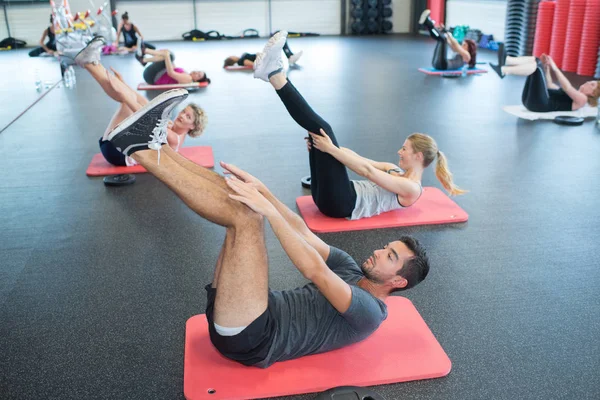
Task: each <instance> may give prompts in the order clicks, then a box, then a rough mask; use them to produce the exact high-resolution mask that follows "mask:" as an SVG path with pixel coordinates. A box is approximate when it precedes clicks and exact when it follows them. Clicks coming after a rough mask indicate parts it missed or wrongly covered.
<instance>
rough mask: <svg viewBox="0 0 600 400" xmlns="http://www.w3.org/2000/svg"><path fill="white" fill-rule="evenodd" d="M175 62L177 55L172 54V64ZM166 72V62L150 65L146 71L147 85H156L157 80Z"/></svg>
mask: <svg viewBox="0 0 600 400" xmlns="http://www.w3.org/2000/svg"><path fill="white" fill-rule="evenodd" d="M173 60H175V55H173V53H171V62H173ZM166 71H167V65H166V64H165V62H164V61H159V62H153V63H150V64H148V65H147V66H146V68H145V69H144V80H145V81H146V83H147V84H149V85H154V82H156V80H157V79H158V78H160V76H161V75H162V74H164V73H165V72H166Z"/></svg>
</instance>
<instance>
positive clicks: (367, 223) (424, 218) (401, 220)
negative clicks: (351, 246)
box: [296, 187, 469, 232]
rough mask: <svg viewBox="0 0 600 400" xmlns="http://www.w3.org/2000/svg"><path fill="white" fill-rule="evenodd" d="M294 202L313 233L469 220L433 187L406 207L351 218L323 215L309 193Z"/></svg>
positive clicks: (457, 207)
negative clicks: (370, 215)
mask: <svg viewBox="0 0 600 400" xmlns="http://www.w3.org/2000/svg"><path fill="white" fill-rule="evenodd" d="M296 205H297V206H298V209H299V210H300V214H301V215H302V218H304V221H305V222H306V225H308V227H309V228H310V230H311V231H313V232H345V231H361V230H367V229H381V228H396V227H400V226H414V225H435V224H454V223H457V222H465V221H467V220H468V219H469V214H467V213H466V212H465V211H464V210H463V209H462V208H460V207H459V206H458V204H456V203H455V202H454V201H452V200H451V199H450V197H448V196H447V195H446V194H445V193H444V192H442V191H441V190H439V189H437V188H434V187H425V188H423V194H422V195H421V198H420V199H419V200H417V202H416V203H415V204H413V205H412V206H410V207H406V208H401V209H399V210H394V211H388V212H386V213H383V214H379V215H376V216H374V217H370V218H362V219H357V220H353V221H351V220H348V219H346V218H331V217H327V216H325V215H323V214H322V213H321V212H320V211H319V209H318V208H317V206H316V205H315V203H314V201H313V199H312V197H311V196H302V197H298V198H297V199H296Z"/></svg>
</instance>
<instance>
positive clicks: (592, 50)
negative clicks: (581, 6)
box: [577, 0, 600, 76]
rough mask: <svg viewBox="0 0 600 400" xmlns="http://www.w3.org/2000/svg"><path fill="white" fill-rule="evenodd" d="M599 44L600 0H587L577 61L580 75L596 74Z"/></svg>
mask: <svg viewBox="0 0 600 400" xmlns="http://www.w3.org/2000/svg"><path fill="white" fill-rule="evenodd" d="M598 46H600V0H587V4H586V7H585V18H584V21H583V29H582V32H581V45H580V50H579V60H578V63H577V74H578V75H585V76H593V75H594V73H595V72H596V64H597V63H598V58H597V53H598Z"/></svg>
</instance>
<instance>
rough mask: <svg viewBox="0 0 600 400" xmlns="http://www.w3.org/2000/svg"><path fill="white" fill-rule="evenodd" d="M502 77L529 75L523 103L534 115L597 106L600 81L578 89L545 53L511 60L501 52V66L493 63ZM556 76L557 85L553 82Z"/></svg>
mask: <svg viewBox="0 0 600 400" xmlns="http://www.w3.org/2000/svg"><path fill="white" fill-rule="evenodd" d="M490 65H491V67H492V69H493V70H494V71H495V72H496V73H497V74H498V76H499V77H500V78H504V77H505V76H506V75H519V76H526V77H527V80H525V87H524V88H523V94H522V95H521V101H522V102H523V105H524V106H525V108H527V109H528V110H529V111H533V112H552V111H575V110H579V109H580V108H582V107H584V106H585V105H586V104H589V105H590V106H592V107H596V106H597V105H598V97H600V81H596V80H592V81H587V82H586V83H584V84H583V85H581V86H579V89H575V87H573V85H571V82H569V80H568V79H567V77H566V76H565V75H564V74H563V73H562V72H561V70H560V69H559V68H558V67H557V66H556V63H555V62H554V60H553V59H552V57H550V56H548V55H546V54H543V55H542V57H541V58H539V59H538V58H535V57H533V56H529V57H511V56H507V55H506V53H505V52H504V46H503V45H501V46H500V50H499V51H498V64H497V65H494V64H490ZM552 73H554V75H555V76H556V80H557V81H558V85H557V84H556V83H554V80H553V79H552Z"/></svg>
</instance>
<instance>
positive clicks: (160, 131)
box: [148, 118, 169, 165]
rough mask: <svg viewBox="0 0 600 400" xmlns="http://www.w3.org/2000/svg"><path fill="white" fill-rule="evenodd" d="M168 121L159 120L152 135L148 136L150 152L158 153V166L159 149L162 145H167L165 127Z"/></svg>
mask: <svg viewBox="0 0 600 400" xmlns="http://www.w3.org/2000/svg"><path fill="white" fill-rule="evenodd" d="M168 124H169V119H168V118H166V119H159V120H158V122H157V123H156V128H154V129H152V135H150V141H149V142H148V147H149V148H150V149H152V150H156V151H158V165H160V149H161V147H162V145H163V144H165V143H167V125H168Z"/></svg>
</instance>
